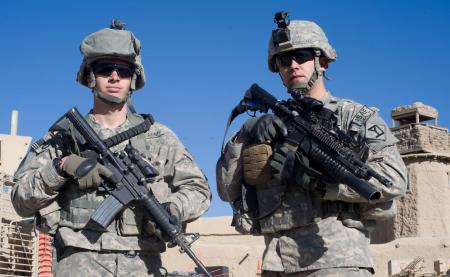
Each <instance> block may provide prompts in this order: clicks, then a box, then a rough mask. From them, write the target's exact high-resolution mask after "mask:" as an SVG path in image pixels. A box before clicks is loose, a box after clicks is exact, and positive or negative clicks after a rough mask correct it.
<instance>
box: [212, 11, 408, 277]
mask: <svg viewBox="0 0 450 277" xmlns="http://www.w3.org/2000/svg"><path fill="white" fill-rule="evenodd" d="M287 30H289V32H290V37H289V38H288V39H287V40H286V41H282V42H279V43H277V42H275V41H274V33H273V35H272V38H271V39H270V42H269V53H268V64H269V69H270V71H272V72H278V73H279V75H280V77H281V80H282V81H283V84H284V85H285V86H286V87H287V89H288V92H289V94H290V95H291V97H292V98H294V99H297V100H299V101H301V99H303V98H304V97H307V96H309V97H312V98H315V99H317V100H320V101H321V102H322V103H323V105H324V107H325V108H328V109H330V110H332V111H333V117H334V120H335V122H336V127H337V128H339V129H341V130H343V131H344V132H345V133H347V134H349V135H350V136H352V137H353V138H354V139H355V140H356V141H358V142H360V145H361V148H364V149H366V151H364V155H363V156H364V158H363V159H365V160H366V161H367V163H368V164H369V165H370V166H371V167H372V168H374V169H375V170H376V171H377V172H379V173H380V174H382V175H383V176H385V177H386V178H388V179H389V180H391V181H392V182H393V184H394V185H393V186H392V187H390V188H387V187H385V186H383V185H381V184H380V183H379V182H378V181H377V180H373V179H370V180H369V182H370V184H371V185H373V186H374V187H375V188H376V189H377V190H379V191H381V194H382V195H381V199H380V200H379V201H378V202H377V203H375V204H369V203H368V202H367V200H366V199H364V198H362V197H361V196H360V195H358V194H356V193H355V192H354V191H353V190H352V189H350V188H349V187H347V186H346V185H344V184H339V183H337V182H330V181H325V180H322V179H317V178H316V179H315V178H313V177H311V176H309V175H310V174H308V170H305V166H308V163H309V161H308V159H307V157H301V158H300V159H299V160H302V163H300V162H298V160H296V161H295V163H294V166H293V167H292V166H289V165H288V161H290V163H291V165H292V159H289V157H293V155H292V150H289V149H288V148H286V147H283V145H282V138H283V137H284V136H285V135H286V134H287V130H286V126H285V125H284V123H283V122H282V121H281V120H280V119H279V118H278V117H276V116H274V115H264V116H261V117H253V118H250V119H249V120H248V121H247V122H245V123H244V124H243V126H242V127H241V129H240V130H239V132H238V133H237V134H236V135H234V136H233V137H232V139H231V140H230V141H229V142H228V143H227V144H226V146H225V150H224V152H223V154H222V156H221V157H220V159H219V161H218V163H217V186H218V192H219V196H220V198H221V199H222V200H224V201H228V202H230V203H231V204H232V207H233V210H234V218H233V222H234V225H235V227H236V229H237V230H238V231H240V232H242V233H250V234H253V235H263V236H264V238H265V243H266V249H265V252H264V255H263V264H262V269H263V274H262V276H265V277H269V276H371V275H372V274H373V264H372V260H371V257H370V254H369V249H368V245H369V231H370V228H371V227H373V224H374V221H375V220H380V219H386V218H390V217H392V216H393V215H394V214H395V205H394V204H395V203H394V202H393V199H394V198H396V197H399V196H402V195H403V194H404V193H405V190H406V180H407V176H406V168H405V165H404V163H403V161H402V159H401V157H400V155H399V152H398V150H397V148H396V146H395V143H396V141H397V140H396V139H395V137H394V136H393V135H392V134H391V132H390V130H389V128H388V127H387V126H386V124H385V122H384V121H383V120H382V119H381V118H380V116H379V115H378V113H377V110H376V109H375V108H369V107H367V106H364V105H362V104H359V103H356V102H354V101H352V100H347V99H341V98H338V97H335V96H333V95H331V93H330V92H329V91H328V90H327V89H326V88H325V84H324V78H325V75H324V74H325V70H326V69H327V68H328V65H329V63H330V62H333V61H335V60H336V52H335V50H334V49H333V48H332V47H331V45H330V44H329V42H328V39H327V38H326V36H325V34H324V32H323V31H322V29H321V28H320V27H319V26H318V25H317V24H315V23H314V22H311V21H303V20H294V21H291V22H290V24H289V25H288V26H287ZM278 142H279V143H278ZM268 143H269V144H268ZM280 144H281V145H280ZM267 145H270V146H271V147H270V148H271V149H268V150H267ZM362 146H364V147H362ZM261 149H262V150H261ZM272 149H273V154H272V155H271V152H272ZM262 154H265V160H264V159H263V158H261V157H262V156H264V155H262ZM261 161H265V162H264V163H265V166H267V165H269V166H270V167H269V169H271V170H270V171H271V174H269V175H267V174H263V171H264V168H265V167H264V166H261ZM264 163H263V164H264ZM258 170H260V172H259V173H258ZM255 172H256V173H255ZM309 172H310V171H309ZM262 176H265V177H262ZM267 176H269V177H268V178H267ZM252 189H253V190H254V191H255V194H254V195H255V196H254V197H255V198H256V200H255V199H253V200H255V201H256V203H257V205H256V206H257V208H258V212H257V213H256V215H257V216H254V215H255V213H253V214H251V216H248V214H247V213H246V212H247V211H248V209H250V208H249V206H251V205H249V204H248V203H251V201H248V199H247V203H246V205H243V204H242V202H245V201H243V199H244V196H243V193H244V192H248V191H251V190H252ZM253 206H254V205H253Z"/></svg>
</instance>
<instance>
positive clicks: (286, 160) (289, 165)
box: [269, 144, 311, 189]
mask: <svg viewBox="0 0 450 277" xmlns="http://www.w3.org/2000/svg"><path fill="white" fill-rule="evenodd" d="M297 158H298V159H297ZM269 164H270V167H271V168H272V172H273V176H274V178H278V179H279V180H282V181H287V180H291V179H293V180H294V181H295V183H296V184H298V185H300V186H302V187H303V188H305V189H306V188H309V185H310V183H311V179H310V178H309V175H308V174H307V169H306V167H307V166H309V160H308V158H306V157H305V156H304V155H298V154H297V153H296V152H295V151H293V150H291V149H289V147H288V146H286V145H285V144H281V145H280V146H278V147H277V148H276V150H275V152H274V153H273V155H272V159H271V161H270V162H269Z"/></svg>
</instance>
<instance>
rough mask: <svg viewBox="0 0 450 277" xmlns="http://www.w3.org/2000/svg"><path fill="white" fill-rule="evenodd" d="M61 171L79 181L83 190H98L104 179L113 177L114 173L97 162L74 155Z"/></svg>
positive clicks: (69, 157)
mask: <svg viewBox="0 0 450 277" xmlns="http://www.w3.org/2000/svg"><path fill="white" fill-rule="evenodd" d="M61 169H62V170H63V171H64V172H66V173H67V174H68V175H69V176H70V177H73V178H75V179H77V180H78V187H79V188H80V189H81V190H85V189H89V188H97V187H98V186H99V185H100V184H101V183H102V182H103V180H102V177H101V176H105V177H107V178H109V177H111V176H112V172H111V171H110V170H109V169H108V168H106V167H104V166H103V165H101V164H99V163H97V161H96V160H93V159H86V158H83V157H80V156H78V155H75V154H72V155H70V156H68V157H67V158H66V160H65V161H64V163H63V165H62V166H61Z"/></svg>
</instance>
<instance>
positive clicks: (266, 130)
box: [239, 114, 287, 143]
mask: <svg viewBox="0 0 450 277" xmlns="http://www.w3.org/2000/svg"><path fill="white" fill-rule="evenodd" d="M239 133H240V135H242V136H244V137H245V138H246V139H247V141H248V142H251V143H263V142H267V141H269V142H272V141H274V140H277V139H279V138H281V137H285V136H287V128H286V125H284V123H283V121H282V120H281V119H280V118H279V117H277V116H275V115H272V114H266V115H263V116H260V117H252V118H250V119H249V120H247V122H245V123H244V125H242V127H241V129H240V131H239Z"/></svg>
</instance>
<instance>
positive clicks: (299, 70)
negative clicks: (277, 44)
mask: <svg viewBox="0 0 450 277" xmlns="http://www.w3.org/2000/svg"><path fill="white" fill-rule="evenodd" d="M286 56H287V57H286ZM289 62H290V63H289ZM276 63H277V67H278V70H279V72H280V75H281V79H282V80H283V83H284V84H285V85H286V87H288V88H292V87H295V84H306V83H308V81H309V79H310V78H311V76H312V74H313V73H314V56H312V55H309V56H305V57H304V58H295V56H294V57H292V58H291V59H290V58H289V55H285V57H283V59H281V58H278V57H277V59H276Z"/></svg>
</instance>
